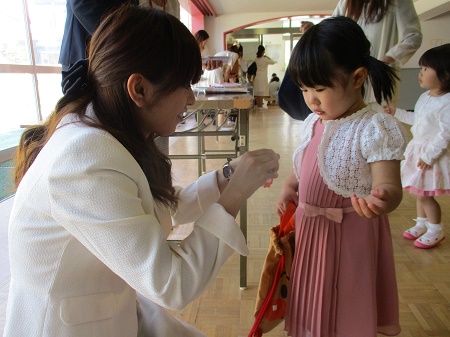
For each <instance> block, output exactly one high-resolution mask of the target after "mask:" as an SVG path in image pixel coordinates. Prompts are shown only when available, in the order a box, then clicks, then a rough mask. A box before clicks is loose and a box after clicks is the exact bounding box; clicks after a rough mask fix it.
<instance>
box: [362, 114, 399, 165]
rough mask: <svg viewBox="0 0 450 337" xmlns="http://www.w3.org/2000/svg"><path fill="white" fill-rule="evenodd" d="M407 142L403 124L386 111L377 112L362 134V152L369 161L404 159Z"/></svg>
mask: <svg viewBox="0 0 450 337" xmlns="http://www.w3.org/2000/svg"><path fill="white" fill-rule="evenodd" d="M406 144H407V138H406V135H405V130H404V128H403V126H402V125H401V124H400V123H399V122H398V121H397V120H396V119H395V118H394V117H393V116H391V115H388V114H386V113H377V114H375V115H374V116H373V117H372V119H371V121H370V123H368V124H367V125H366V127H365V128H364V130H363V132H362V135H361V152H362V155H363V157H364V158H366V159H367V162H368V163H372V162H376V161H380V160H402V159H403V153H404V152H405V148H406Z"/></svg>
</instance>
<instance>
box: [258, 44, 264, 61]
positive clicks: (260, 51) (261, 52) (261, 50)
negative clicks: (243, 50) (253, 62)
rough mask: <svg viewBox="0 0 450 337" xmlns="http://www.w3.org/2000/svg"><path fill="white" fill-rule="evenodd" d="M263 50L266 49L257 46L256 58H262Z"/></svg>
mask: <svg viewBox="0 0 450 337" xmlns="http://www.w3.org/2000/svg"><path fill="white" fill-rule="evenodd" d="M265 50H266V48H264V46H262V45H259V46H258V52H257V53H256V57H258V58H260V57H261V56H263V54H264V51H265Z"/></svg>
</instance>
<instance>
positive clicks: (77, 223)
mask: <svg viewBox="0 0 450 337" xmlns="http://www.w3.org/2000/svg"><path fill="white" fill-rule="evenodd" d="M83 144H88V145H83ZM117 144H118V142H117V140H115V139H113V138H112V137H111V136H108V135H104V134H103V135H99V134H94V135H93V134H89V135H86V136H78V137H77V139H76V140H75V142H72V143H70V142H68V144H66V146H64V147H63V148H61V149H59V150H60V154H57V155H55V160H54V161H53V163H52V165H51V167H49V170H50V171H51V172H52V173H51V175H50V176H49V182H48V190H49V193H50V195H51V210H52V217H53V218H54V219H55V220H56V221H57V222H58V224H60V225H61V226H63V227H64V228H65V229H66V230H67V231H69V232H70V233H71V235H72V236H73V237H74V238H75V239H76V240H77V241H79V242H80V243H81V244H82V245H83V246H84V247H86V249H88V250H89V251H90V252H91V253H92V254H94V255H95V256H96V257H97V258H98V259H99V260H100V261H101V262H102V263H104V264H105V265H106V266H108V268H109V269H111V270H112V271H113V272H114V273H115V274H117V275H118V276H119V277H120V278H122V279H123V280H125V281H126V282H127V283H128V284H129V285H130V286H131V287H133V288H134V289H136V290H137V291H138V292H140V293H141V294H143V295H144V296H145V297H147V298H149V299H151V300H152V301H154V302H155V303H157V304H159V305H161V306H163V307H166V308H170V309H174V310H180V309H182V308H183V307H184V306H185V305H187V304H189V303H190V302H191V301H192V300H193V299H195V298H196V297H198V296H199V295H200V294H201V293H202V292H203V291H204V290H205V289H206V288H207V287H208V285H209V284H210V283H211V281H212V280H213V279H214V277H215V276H216V275H217V273H218V271H219V269H220V267H221V266H222V265H223V263H225V261H226V260H227V259H228V257H230V256H231V255H232V254H233V253H234V251H237V252H239V253H240V254H244V255H246V254H248V249H247V246H246V242H245V238H244V236H243V234H242V232H241V230H240V229H239V226H238V225H237V224H236V221H235V219H234V217H232V216H231V215H230V214H228V213H227V212H226V211H225V209H224V208H223V207H222V206H221V205H219V204H212V205H210V206H209V204H210V203H209V202H205V201H204V200H203V196H200V197H199V198H198V199H197V203H198V209H201V210H202V215H201V216H200V217H199V218H198V219H197V221H196V223H195V226H194V230H193V232H192V233H191V234H190V235H189V236H188V237H187V238H186V239H185V240H183V242H182V243H181V244H180V245H176V246H171V245H169V244H168V243H167V242H166V236H165V233H164V230H163V228H162V226H161V224H160V223H159V221H158V219H157V217H156V216H155V214H154V213H153V212H152V210H153V207H154V205H153V204H151V203H152V201H153V199H152V197H151V195H150V192H149V189H148V183H147V182H146V178H145V176H144V175H143V172H142V170H141V169H140V167H139V166H138V165H137V163H136V161H135V160H134V159H133V157H132V156H131V155H130V154H129V153H128V152H127V151H126V150H125V149H124V148H123V147H121V146H118V145H117ZM206 179H208V178H206ZM206 185H207V184H206ZM206 185H205V186H206ZM202 186H203V183H202V182H200V183H199V184H198V187H197V188H196V191H197V193H201V194H202V191H204V188H206V187H202ZM194 199H195V198H193V199H192V200H194ZM149 203H150V205H149ZM208 206H209V207H208ZM202 208H206V209H202Z"/></svg>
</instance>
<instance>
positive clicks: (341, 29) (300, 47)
mask: <svg viewBox="0 0 450 337" xmlns="http://www.w3.org/2000/svg"><path fill="white" fill-rule="evenodd" d="M359 67H366V68H367V70H368V78H370V82H371V84H372V87H373V91H374V94H375V99H376V100H377V102H378V103H381V102H382V100H383V99H384V100H386V101H389V100H390V99H391V98H392V95H393V92H394V89H395V79H396V78H397V76H396V74H395V71H394V69H392V68H391V67H390V66H388V65H387V64H386V63H384V62H381V61H379V60H377V59H376V58H374V57H372V56H370V42H369V40H367V38H366V35H365V34H364V32H363V30H362V29H361V27H360V26H359V25H358V24H357V23H356V22H355V21H353V20H352V19H350V18H347V17H343V16H339V17H332V18H328V19H325V20H323V21H321V22H320V23H319V24H317V25H314V26H313V27H311V28H309V29H308V30H307V31H306V32H305V34H304V35H303V36H302V38H301V39H300V41H299V42H298V43H297V45H296V46H295V48H294V50H293V52H292V55H291V59H290V61H289V67H288V70H289V74H290V76H291V78H292V81H293V82H294V83H295V84H296V85H298V86H303V85H305V86H307V87H316V86H325V87H334V86H336V83H345V78H344V76H345V75H346V74H349V73H351V72H353V71H355V70H356V69H358V68H359ZM361 90H362V94H363V95H364V90H365V89H364V86H362V88H361Z"/></svg>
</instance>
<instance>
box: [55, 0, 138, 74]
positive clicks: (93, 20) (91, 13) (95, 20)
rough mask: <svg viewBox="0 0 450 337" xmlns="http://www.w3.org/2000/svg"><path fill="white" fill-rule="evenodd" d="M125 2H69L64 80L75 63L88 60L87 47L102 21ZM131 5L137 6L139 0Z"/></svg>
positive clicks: (63, 44) (63, 54)
mask: <svg viewBox="0 0 450 337" xmlns="http://www.w3.org/2000/svg"><path fill="white" fill-rule="evenodd" d="M125 2H127V1H124V0H96V1H92V0H67V3H66V12H67V14H66V23H65V26H64V35H63V38H62V42H61V51H60V54H59V63H60V64H61V66H62V71H63V72H62V79H63V80H64V78H65V71H67V70H68V69H69V68H70V67H71V66H72V65H73V64H75V62H77V61H79V60H82V59H85V58H87V53H86V52H87V46H88V44H89V41H90V39H91V36H92V33H93V32H94V30H95V28H97V26H98V24H99V23H100V19H101V18H102V17H103V16H104V15H105V14H107V13H108V12H109V11H111V10H112V9H114V8H115V7H119V6H120V5H121V4H123V3H125ZM131 3H133V4H135V5H137V4H139V1H138V0H132V1H131Z"/></svg>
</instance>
